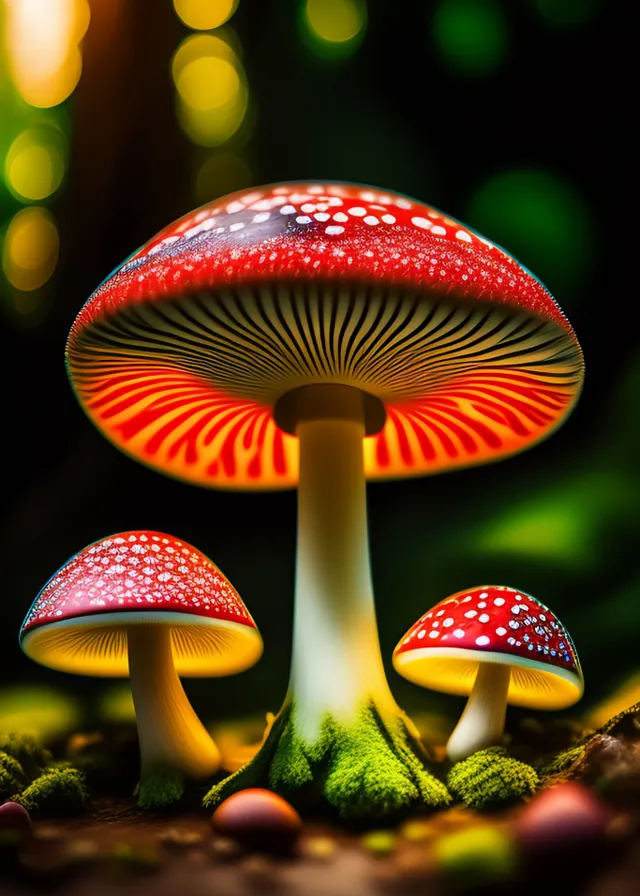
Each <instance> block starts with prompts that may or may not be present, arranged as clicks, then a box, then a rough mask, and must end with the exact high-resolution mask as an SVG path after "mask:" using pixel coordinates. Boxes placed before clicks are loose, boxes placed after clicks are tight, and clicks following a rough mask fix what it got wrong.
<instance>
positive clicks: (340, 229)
mask: <svg viewBox="0 0 640 896" xmlns="http://www.w3.org/2000/svg"><path fill="white" fill-rule="evenodd" d="M325 233H328V234H329V235H330V236H334V235H337V234H339V233H344V227H336V226H334V225H333V224H330V225H329V227H327V229H326V231H325Z"/></svg>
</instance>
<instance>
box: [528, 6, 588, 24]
mask: <svg viewBox="0 0 640 896" xmlns="http://www.w3.org/2000/svg"><path fill="white" fill-rule="evenodd" d="M537 7H538V11H539V12H540V14H541V15H542V16H544V18H545V19H547V20H548V21H549V22H551V23H552V24H554V25H584V24H585V23H586V22H589V21H591V19H593V17H594V16H595V14H596V12H597V10H598V2H597V0H537Z"/></svg>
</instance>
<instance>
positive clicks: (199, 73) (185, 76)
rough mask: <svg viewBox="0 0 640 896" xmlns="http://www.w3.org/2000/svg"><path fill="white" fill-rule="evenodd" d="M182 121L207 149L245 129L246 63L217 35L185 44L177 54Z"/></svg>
mask: <svg viewBox="0 0 640 896" xmlns="http://www.w3.org/2000/svg"><path fill="white" fill-rule="evenodd" d="M171 71H172V75H173V79H174V82H175V85H176V92H177V103H178V120H179V121H180V124H181V125H182V127H183V129H184V131H185V132H186V133H187V135H188V136H189V137H190V138H191V139H192V140H193V141H194V143H199V144H201V145H203V146H219V145H220V144H222V143H225V142H226V141H227V140H229V139H230V138H231V137H232V136H233V135H234V134H235V133H236V132H237V131H238V129H239V128H240V126H241V125H242V123H243V121H244V119H245V116H246V113H247V109H248V105H249V90H248V86H247V82H246V78H245V75H244V71H243V68H242V63H241V62H240V59H239V58H238V55H237V54H236V52H235V51H234V49H233V48H232V46H231V44H230V43H229V42H228V41H227V40H224V39H223V38H222V37H219V36H217V35H213V34H200V35H194V36H192V37H189V38H187V39H186V40H184V41H183V42H182V43H181V44H180V46H179V47H178V49H177V50H176V53H175V54H174V57H173V60H172V64H171Z"/></svg>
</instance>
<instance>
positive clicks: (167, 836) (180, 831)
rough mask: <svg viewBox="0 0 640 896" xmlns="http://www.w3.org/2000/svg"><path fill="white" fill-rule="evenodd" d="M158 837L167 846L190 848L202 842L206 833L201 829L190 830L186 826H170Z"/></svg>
mask: <svg viewBox="0 0 640 896" xmlns="http://www.w3.org/2000/svg"><path fill="white" fill-rule="evenodd" d="M158 839H159V840H160V841H161V842H162V843H163V844H164V845H165V846H178V847H185V848H188V847H190V846H198V844H200V843H202V842H203V840H204V834H203V833H202V832H201V831H190V830H187V829H185V828H168V829H167V830H166V831H163V832H162V833H161V834H159V835H158Z"/></svg>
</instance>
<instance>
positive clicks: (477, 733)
mask: <svg viewBox="0 0 640 896" xmlns="http://www.w3.org/2000/svg"><path fill="white" fill-rule="evenodd" d="M393 665H394V667H395V669H396V670H397V671H398V672H399V673H400V675H402V676H404V678H407V679H409V681H413V682H415V683H416V684H419V685H422V687H427V688H432V689H433V690H435V691H444V692H446V693H449V694H464V695H467V694H468V695H469V700H468V701H467V705H466V706H465V708H464V711H463V713H462V715H461V716H460V721H459V722H458V724H457V725H456V727H455V729H454V731H453V733H452V734H451V736H450V738H449V741H448V743H447V756H448V757H449V759H450V760H451V761H452V762H458V761H459V760H460V759H465V758H466V757H467V756H470V755H471V754H472V753H475V752H477V751H478V750H482V749H484V748H485V747H489V746H492V745H493V744H498V743H500V740H501V738H502V733H503V730H504V722H505V714H506V709H507V704H508V703H511V704H513V705H515V706H528V707H530V708H532V709H564V708H565V707H567V706H571V705H573V704H574V703H576V702H577V701H578V700H579V699H580V697H581V696H582V693H583V691H584V679H583V677H582V669H581V668H580V661H579V659H578V654H577V653H576V649H575V647H574V644H573V641H572V640H571V638H570V637H569V634H568V632H567V631H566V629H565V628H564V627H563V625H562V623H561V622H560V620H559V619H558V617H557V616H555V615H554V614H553V613H552V612H551V610H549V608H548V607H545V606H544V604H541V603H540V602H539V601H537V600H536V599H535V598H534V597H531V595H530V594H525V592H524V591H518V590H516V589H515V588H509V587H507V586H504V585H482V586H480V587H478V588H471V589H469V590H468V591H459V592H458V593H457V594H454V595H452V596H451V597H447V598H445V600H442V601H440V603H438V604H436V606H435V607H434V608H433V609H432V610H429V612H428V613H425V614H424V616H421V617H420V619H419V620H418V621H417V622H416V624H415V625H414V626H412V628H410V629H409V631H408V632H407V633H406V635H405V636H404V638H402V640H401V641H400V642H399V643H398V645H397V647H396V649H395V650H394V653H393Z"/></svg>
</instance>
